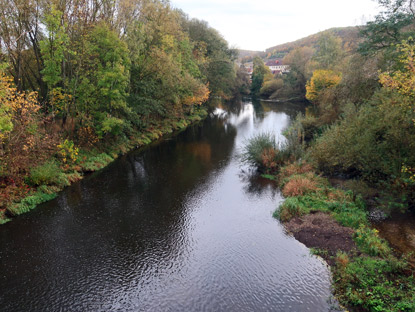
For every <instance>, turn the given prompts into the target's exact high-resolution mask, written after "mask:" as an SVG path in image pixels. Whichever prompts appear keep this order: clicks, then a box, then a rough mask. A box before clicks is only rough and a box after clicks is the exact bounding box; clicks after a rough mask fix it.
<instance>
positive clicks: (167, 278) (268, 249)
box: [0, 100, 330, 311]
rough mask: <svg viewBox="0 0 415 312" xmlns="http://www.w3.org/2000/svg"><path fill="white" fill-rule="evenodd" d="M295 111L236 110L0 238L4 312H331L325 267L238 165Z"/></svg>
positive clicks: (73, 192) (134, 157) (107, 172)
mask: <svg viewBox="0 0 415 312" xmlns="http://www.w3.org/2000/svg"><path fill="white" fill-rule="evenodd" d="M302 109H303V107H302V106H301V105H300V104H295V103H291V104H270V103H255V104H252V103H251V102H250V101H248V100H246V101H242V102H237V103H233V104H229V105H227V106H226V107H222V108H220V109H217V110H216V111H215V113H212V114H211V116H210V117H209V118H207V119H206V120H205V121H204V122H202V123H200V124H198V125H195V126H193V127H190V128H189V129H187V130H186V131H184V132H182V133H180V134H179V135H178V136H176V137H170V138H165V139H163V140H161V141H160V142H157V143H155V144H152V145H151V146H149V147H148V148H145V149H142V150H137V151H132V152H130V153H129V154H127V155H125V156H123V157H121V158H120V159H118V160H116V161H115V162H114V163H112V164H111V165H109V166H108V167H107V168H105V169H103V170H101V171H99V172H97V173H95V174H93V175H91V176H89V177H87V178H85V179H84V180H82V181H80V182H79V183H76V184H74V185H73V186H71V187H69V188H67V189H66V190H64V191H63V192H62V193H61V194H60V195H59V196H58V197H57V198H56V199H55V200H53V201H50V202H48V203H45V204H43V205H41V206H40V207H38V208H37V209H35V210H34V211H32V212H30V213H28V214H25V215H23V216H20V217H18V218H16V219H15V220H14V221H13V222H10V223H8V224H6V225H4V226H1V227H0V246H1V250H0V262H1V275H0V310H1V311H328V310H329V308H330V307H329V304H328V303H327V301H328V299H329V297H330V274H329V270H328V268H327V266H326V265H325V264H324V263H323V262H322V261H321V260H320V259H318V258H317V257H315V256H311V255H310V252H309V250H308V249H307V248H306V247H305V246H304V245H302V244H301V243H299V242H297V241H296V240H295V239H294V238H293V237H292V236H290V235H288V234H287V233H285V231H284V229H283V227H282V225H281V224H280V223H279V222H278V221H277V220H275V219H273V218H272V213H273V211H274V210H275V209H276V208H277V206H278V204H279V203H280V202H281V201H282V197H281V194H280V192H279V190H278V189H277V188H276V186H275V185H274V184H273V183H272V182H270V181H267V180H264V179H262V178H259V177H258V176H256V175H255V174H253V172H252V171H251V170H250V169H249V168H248V167H247V166H246V165H242V164H241V162H240V160H239V159H238V155H239V154H240V151H241V148H242V146H243V144H244V142H245V141H246V139H248V138H249V137H251V136H252V135H254V134H255V133H258V132H261V131H273V132H275V133H277V134H279V135H280V138H281V139H283V138H282V136H281V132H282V131H283V129H284V128H286V127H287V126H288V125H289V123H290V120H292V118H293V117H295V115H296V114H297V112H298V111H299V110H302Z"/></svg>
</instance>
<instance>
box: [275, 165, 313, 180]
mask: <svg viewBox="0 0 415 312" xmlns="http://www.w3.org/2000/svg"><path fill="white" fill-rule="evenodd" d="M313 171H314V169H313V167H312V166H311V165H310V164H308V163H306V162H304V161H297V162H293V163H290V164H288V165H286V166H284V167H282V168H281V170H280V172H279V174H278V179H279V180H280V182H281V183H282V185H283V184H284V181H287V180H286V179H287V178H289V177H291V176H293V175H296V174H302V173H307V172H313Z"/></svg>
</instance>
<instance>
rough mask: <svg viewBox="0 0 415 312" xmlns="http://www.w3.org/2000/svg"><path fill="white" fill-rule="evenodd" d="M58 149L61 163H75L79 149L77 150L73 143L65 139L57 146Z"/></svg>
mask: <svg viewBox="0 0 415 312" xmlns="http://www.w3.org/2000/svg"><path fill="white" fill-rule="evenodd" d="M57 148H58V149H59V151H58V153H59V155H60V156H61V158H62V161H63V163H65V164H66V163H67V162H68V160H71V161H72V162H75V161H76V159H77V156H78V154H79V148H77V147H76V146H75V144H74V142H73V141H70V140H68V139H65V141H63V142H62V143H61V144H58V145H57Z"/></svg>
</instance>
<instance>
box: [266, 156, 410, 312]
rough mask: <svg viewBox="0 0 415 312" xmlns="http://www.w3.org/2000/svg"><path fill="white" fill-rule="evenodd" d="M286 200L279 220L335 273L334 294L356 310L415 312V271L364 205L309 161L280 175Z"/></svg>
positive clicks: (292, 165)
mask: <svg viewBox="0 0 415 312" xmlns="http://www.w3.org/2000/svg"><path fill="white" fill-rule="evenodd" d="M276 179H277V180H278V182H279V184H280V187H281V190H282V193H283V195H284V196H285V198H286V199H285V201H284V202H283V203H282V204H281V205H280V207H279V208H278V209H277V210H276V212H275V214H274V216H275V217H276V218H278V219H279V220H281V222H283V224H284V225H285V227H286V229H287V231H289V232H291V233H292V234H293V235H294V237H295V238H296V239H297V240H299V241H300V242H302V243H304V244H305V245H306V246H307V247H309V248H311V250H312V252H313V253H314V254H317V255H319V256H321V257H322V258H324V259H325V260H326V261H327V263H328V264H329V265H330V267H331V269H332V275H333V286H334V291H335V295H336V297H337V298H338V300H339V301H340V303H341V304H343V305H344V306H347V307H349V308H350V309H351V310H352V311H354V310H356V311H415V270H414V267H413V265H412V264H410V263H409V262H408V257H409V256H407V255H402V256H401V255H397V253H396V252H394V250H392V248H391V247H390V246H389V244H388V242H387V241H385V240H383V239H381V238H380V237H379V235H378V231H377V230H376V229H372V227H371V226H370V223H369V221H368V218H367V210H366V207H365V203H364V202H363V200H362V199H361V197H360V196H358V195H356V194H354V193H353V192H351V191H344V190H341V189H337V188H334V187H332V186H331V185H330V184H329V182H328V180H327V179H325V178H323V177H321V176H318V175H317V174H316V173H315V171H314V170H313V168H312V167H311V166H309V165H308V164H306V163H293V164H290V165H287V166H285V167H283V168H282V169H281V171H280V173H279V174H278V176H277V177H276Z"/></svg>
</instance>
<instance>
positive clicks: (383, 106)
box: [311, 91, 415, 182]
mask: <svg viewBox="0 0 415 312" xmlns="http://www.w3.org/2000/svg"><path fill="white" fill-rule="evenodd" d="M402 101H405V99H403V98H402V97H400V96H399V95H396V94H393V93H388V92H385V91H383V92H379V93H378V94H377V96H376V97H374V98H373V99H372V101H371V103H369V104H367V105H364V106H362V107H361V108H349V110H348V111H347V112H346V114H345V115H344V117H343V119H342V120H340V121H339V122H338V123H336V124H335V125H333V126H331V127H329V128H328V129H327V130H326V131H325V132H324V133H323V135H322V136H321V137H319V138H318V139H317V141H316V143H315V145H314V146H313V148H312V150H311V155H312V157H313V158H314V159H315V160H316V161H317V163H318V165H319V167H320V168H321V169H322V170H324V171H325V172H327V173H336V172H337V173H342V174H348V175H354V176H361V177H363V178H365V179H367V180H368V181H370V182H377V181H379V180H392V179H393V178H395V177H399V176H402V164H403V163H406V164H409V165H410V166H411V167H412V166H414V165H415V154H414V153H413V151H414V150H415V127H414V126H413V122H412V116H410V115H408V114H406V113H404V112H403V111H402V107H401V106H400V105H394V103H395V102H402Z"/></svg>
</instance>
